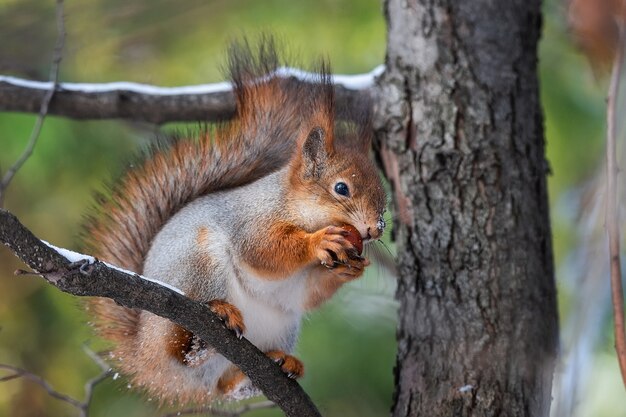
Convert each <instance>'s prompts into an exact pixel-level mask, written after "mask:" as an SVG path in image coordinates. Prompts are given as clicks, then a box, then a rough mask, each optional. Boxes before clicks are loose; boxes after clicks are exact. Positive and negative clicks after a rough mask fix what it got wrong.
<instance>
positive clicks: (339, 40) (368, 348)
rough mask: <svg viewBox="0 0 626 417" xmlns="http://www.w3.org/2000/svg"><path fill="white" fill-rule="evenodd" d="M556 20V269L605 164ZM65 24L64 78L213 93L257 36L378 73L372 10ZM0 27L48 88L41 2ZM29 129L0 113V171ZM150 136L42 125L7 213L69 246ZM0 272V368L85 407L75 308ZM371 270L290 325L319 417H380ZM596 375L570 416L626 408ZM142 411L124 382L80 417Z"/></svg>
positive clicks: (95, 13)
mask: <svg viewBox="0 0 626 417" xmlns="http://www.w3.org/2000/svg"><path fill="white" fill-rule="evenodd" d="M562 7H563V6H562V5H561V4H560V3H556V2H554V1H552V2H546V4H545V7H544V9H545V12H546V15H545V25H544V27H545V29H544V38H543V41H542V43H541V48H540V71H541V72H540V75H541V88H542V89H541V98H542V103H543V106H544V111H545V116H546V122H545V125H546V135H547V143H548V147H547V153H548V159H549V160H550V165H551V169H552V172H553V175H552V176H551V177H550V179H549V185H550V199H551V202H552V207H553V208H552V221H553V228H554V248H555V255H556V262H557V265H561V264H562V263H563V262H564V261H565V259H566V257H567V254H568V253H569V252H570V251H571V250H572V248H573V245H575V238H576V236H575V232H574V230H575V223H576V215H575V214H576V213H572V208H571V206H570V205H569V204H568V199H567V196H568V193H569V192H571V191H572V190H573V189H575V188H576V187H578V186H580V184H581V183H583V182H584V181H585V179H586V178H589V177H590V176H591V175H593V173H594V172H595V170H596V169H597V167H598V164H599V161H601V159H602V135H603V123H604V122H603V117H604V101H603V100H604V93H603V92H604V91H605V85H604V82H603V81H599V80H598V79H596V78H595V77H594V76H593V74H592V73H591V72H590V71H589V69H588V66H587V64H586V62H585V60H584V58H583V57H582V56H581V55H580V54H578V53H577V52H575V50H574V49H573V47H572V46H571V44H570V43H569V40H568V38H567V30H566V27H565V23H564V21H563V17H562V16H563V10H562ZM65 15H66V26H67V32H68V37H67V42H66V48H65V53H64V60H63V62H62V65H61V79H62V80H65V81H74V82H107V81H118V80H125V81H135V82H144V83H154V84H158V85H188V84H195V83H205V82H213V81H219V80H221V79H222V75H221V74H222V72H221V66H222V64H223V63H224V58H225V57H224V53H223V52H224V48H225V45H226V44H227V42H228V40H230V39H233V38H237V37H240V36H241V35H242V34H248V35H252V36H254V35H256V34H258V33H261V32H271V33H276V34H278V36H279V38H281V39H283V40H284V43H285V44H288V45H289V47H290V54H289V56H291V57H292V59H291V60H290V62H291V63H294V64H296V65H298V66H300V65H304V66H307V64H308V63H310V62H312V61H313V60H314V59H315V58H316V57H319V56H327V57H328V58H329V59H330V61H331V62H332V64H333V69H334V71H335V72H340V73H357V72H365V71H369V70H370V69H371V68H373V67H374V66H376V65H378V64H380V63H381V62H383V60H384V48H385V25H384V19H383V16H382V11H381V5H380V2H379V1H378V0H352V1H349V0H317V1H311V0H306V1H299V2H293V1H288V0H269V1H263V2H259V1H253V0H230V1H226V0H213V1H206V0H187V1H185V2H177V1H172V0H152V1H149V0H141V1H133V2H128V1H123V0H107V1H105V0H91V1H88V2H80V1H71V0H66V6H65ZM0 22H2V25H1V26H0V39H2V42H0V73H3V74H13V75H17V76H22V77H29V78H34V79H46V77H47V75H48V70H49V64H50V59H51V55H52V49H53V44H54V40H55V36H56V35H55V23H54V1H53V0H0ZM33 122H34V117H33V116H30V115H20V114H7V113H4V114H0V168H2V169H6V168H7V167H8V166H9V165H10V164H11V163H12V162H13V161H15V160H16V159H17V157H18V155H19V154H20V152H21V151H22V149H23V147H24V145H25V143H26V140H27V138H28V136H29V133H30V130H31V128H32V126H33ZM166 128H168V127H166ZM154 130H155V129H154V127H151V126H146V125H143V124H134V123H122V122H116V121H99V122H76V121H72V120H66V119H62V118H54V117H49V118H48V119H47V120H46V122H45V125H44V129H43V131H42V134H41V137H40V140H39V143H38V145H37V148H36V151H35V153H34V155H33V156H32V158H31V159H30V160H29V161H28V162H27V163H26V164H25V166H24V167H23V169H22V170H21V171H20V172H19V174H18V175H17V176H16V178H15V180H14V182H13V184H12V187H11V189H10V192H9V195H8V199H7V208H9V209H10V210H11V211H13V212H14V213H16V214H17V215H18V216H19V217H20V219H21V220H22V221H23V222H24V223H25V224H26V225H27V226H29V227H30V228H31V229H32V230H33V231H34V232H35V233H36V234H38V235H39V236H41V237H43V238H45V239H46V240H48V241H50V242H53V243H54V244H56V245H58V246H64V247H69V248H74V249H79V248H80V244H79V239H78V236H79V233H80V227H81V223H82V219H83V216H84V215H85V214H86V213H88V212H89V206H90V204H91V202H92V195H93V193H94V191H97V190H102V189H103V188H102V187H103V184H104V183H105V182H106V181H108V180H109V179H110V178H112V177H115V176H116V175H119V173H120V172H121V170H122V169H123V167H124V161H125V160H126V159H127V158H128V156H129V155H132V154H134V153H135V152H136V151H137V150H138V149H140V148H142V147H144V146H145V145H146V144H147V143H148V142H149V141H150V140H151V139H152V138H153V137H154ZM0 265H1V268H0V362H2V363H9V364H13V365H17V366H22V367H24V368H26V369H29V370H32V371H33V372H35V373H37V374H39V375H41V376H43V377H44V378H46V379H48V380H49V381H50V382H51V383H52V384H53V385H54V386H55V388H56V389H58V390H59V391H62V392H66V393H68V394H70V395H72V396H75V397H77V398H82V395H83V384H84V383H85V381H86V380H87V379H88V378H90V377H92V376H93V375H95V374H97V372H98V368H97V367H96V365H95V364H93V363H92V362H91V360H90V359H89V358H88V357H87V356H86V355H85V354H84V353H83V351H82V345H83V344H84V343H93V344H94V345H95V346H96V347H97V346H98V342H97V341H92V338H93V337H92V334H91V329H90V328H89V326H88V325H87V321H88V320H89V318H88V317H87V316H86V315H85V314H84V312H83V310H82V309H81V308H80V302H79V301H77V300H76V298H74V297H70V296H67V295H64V294H62V293H60V292H59V291H57V290H55V289H54V288H52V287H50V286H49V285H45V284H43V283H42V282H41V281H40V280H38V279H36V278H32V277H13V276H12V274H11V273H12V271H13V270H14V269H16V268H18V267H20V266H21V265H20V264H19V263H18V262H17V261H16V260H15V259H14V258H13V256H12V255H11V254H10V253H9V252H8V251H7V250H4V249H2V250H0ZM370 269H372V270H371V271H370V272H369V274H368V276H367V277H366V278H365V280H363V281H361V282H357V283H354V284H351V286H350V287H349V288H347V289H345V290H343V291H342V292H341V293H340V294H338V296H337V297H335V298H334V300H332V301H331V302H330V303H329V304H328V305H326V306H325V307H323V308H322V309H321V310H320V311H319V312H316V313H314V314H312V315H311V316H310V317H309V318H308V319H307V320H306V321H305V323H304V325H303V330H302V335H301V341H300V343H299V346H298V349H297V353H298V355H299V356H300V357H302V359H303V360H304V362H305V363H306V365H307V374H306V376H305V377H304V379H303V384H304V387H305V389H306V390H307V392H309V393H310V395H311V396H312V397H313V400H314V401H315V402H316V403H317V404H318V405H319V406H320V408H321V409H322V411H323V413H324V415H327V416H347V417H349V416H364V417H367V416H381V415H386V414H387V413H388V410H389V408H390V406H391V401H392V389H393V373H392V369H393V364H394V361H395V356H394V355H395V337H394V332H395V308H396V307H395V303H394V301H393V296H392V294H393V291H394V284H393V282H392V279H391V278H390V277H389V276H388V274H387V273H386V272H385V271H384V270H382V269H380V268H379V269H375V268H370ZM559 271H561V269H559ZM568 291H569V290H567V289H565V290H563V289H562V290H561V291H560V293H559V294H560V295H559V297H560V299H559V302H560V308H561V318H562V319H565V318H566V317H567V312H568V309H570V308H571V305H570V294H569V293H568ZM608 332H610V330H607V333H608ZM607 364H609V365H607ZM596 371H597V372H595V373H594V378H595V377H596V376H597V375H596V374H598V375H600V376H599V377H598V378H600V379H599V381H601V382H598V383H597V384H595V388H594V390H593V392H590V393H589V396H590V398H591V399H590V401H589V402H588V403H585V404H584V405H583V407H582V410H583V414H581V415H585V416H592V415H593V416H604V417H614V416H615V417H616V416H618V415H624V414H619V413H622V412H623V410H626V406H621V407H619V406H616V407H615V406H614V407H607V404H606V402H605V401H602V396H603V395H606V393H608V392H610V390H609V389H608V388H607V389H604V387H605V385H608V386H612V387H614V386H616V384H619V376H618V374H617V373H616V372H617V365H616V364H615V360H614V356H612V352H611V351H610V349H607V350H606V351H603V353H602V356H601V357H600V359H599V361H598V366H597V367H596ZM619 394H620V390H619V388H618V389H617V390H616V394H615V395H616V396H619ZM622 398H623V395H622ZM594 404H600V405H601V406H594ZM612 404H616V403H615V402H612ZM155 407H156V406H155V405H154V402H151V401H147V400H146V399H145V398H143V397H142V396H141V395H139V394H137V393H135V392H132V391H129V390H128V389H127V388H126V382H124V381H123V380H122V379H120V380H116V381H113V380H108V381H107V382H105V383H104V384H102V385H101V386H99V387H98V389H97V391H96V395H95V399H94V404H93V414H92V416H97V417H99V416H117V415H122V414H123V415H128V416H148V415H155V411H154V410H155ZM616 410H619V411H616ZM72 413H74V411H73V410H71V409H70V408H69V407H68V406H66V405H64V404H62V403H60V402H58V401H56V400H53V399H50V398H49V397H48V396H47V395H46V394H45V393H44V392H43V390H41V389H40V388H39V387H37V386H35V385H33V384H31V383H29V382H26V381H20V380H14V381H11V382H8V383H3V384H2V388H0V415H11V416H16V417H19V416H34V415H43V414H46V415H62V414H63V415H69V414H72ZM279 414H280V413H279V412H278V411H276V410H271V411H262V412H258V413H254V414H250V415H251V416H252V415H255V416H270V415H279Z"/></svg>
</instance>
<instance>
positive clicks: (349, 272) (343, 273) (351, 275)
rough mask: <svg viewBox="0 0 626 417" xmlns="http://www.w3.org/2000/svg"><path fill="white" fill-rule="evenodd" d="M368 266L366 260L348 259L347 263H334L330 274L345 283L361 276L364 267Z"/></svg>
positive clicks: (368, 262)
mask: <svg viewBox="0 0 626 417" xmlns="http://www.w3.org/2000/svg"><path fill="white" fill-rule="evenodd" d="M369 264H370V261H369V260H368V259H367V258H363V257H360V256H359V257H358V258H350V259H348V261H347V262H339V261H337V262H335V264H334V267H333V268H332V269H331V271H332V273H333V274H335V275H336V276H338V277H339V278H341V279H343V280H345V281H352V280H353V279H357V278H359V277H360V276H361V275H363V272H364V271H365V267H366V266H368V265H369Z"/></svg>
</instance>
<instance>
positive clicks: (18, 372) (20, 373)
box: [0, 364, 83, 409]
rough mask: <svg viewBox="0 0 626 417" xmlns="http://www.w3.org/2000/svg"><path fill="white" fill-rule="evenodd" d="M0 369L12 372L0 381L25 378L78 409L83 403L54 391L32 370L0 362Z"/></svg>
mask: <svg viewBox="0 0 626 417" xmlns="http://www.w3.org/2000/svg"><path fill="white" fill-rule="evenodd" d="M0 369H5V370H7V371H11V372H13V373H12V374H10V375H7V376H5V377H3V378H0V382H6V381H10V380H12V379H16V378H26V379H29V380H31V381H32V382H34V383H36V384H38V385H40V386H41V387H43V389H45V390H46V391H47V392H48V395H50V396H51V397H53V398H56V399H57V400H61V401H64V402H66V403H68V404H71V405H72V406H74V407H76V408H78V409H80V408H81V407H82V405H83V403H81V402H80V401H77V400H75V399H74V398H72V397H69V396H67V395H65V394H61V393H60V392H58V391H56V390H55V389H54V388H52V386H51V385H50V384H49V383H48V381H46V380H45V379H43V378H42V377H40V376H39V375H35V374H33V373H32V372H28V371H27V370H25V369H22V368H18V367H16V366H11V365H6V364H0Z"/></svg>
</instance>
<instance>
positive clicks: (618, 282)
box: [606, 23, 626, 387]
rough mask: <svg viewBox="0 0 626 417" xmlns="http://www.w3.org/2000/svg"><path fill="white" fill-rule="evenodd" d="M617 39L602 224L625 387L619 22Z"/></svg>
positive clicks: (621, 49)
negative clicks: (618, 134)
mask: <svg viewBox="0 0 626 417" xmlns="http://www.w3.org/2000/svg"><path fill="white" fill-rule="evenodd" d="M619 29H620V30H619V34H620V36H619V43H618V48H617V51H616V54H615V60H614V63H613V71H612V74H611V83H610V86H609V92H608V99H607V137H606V160H607V166H606V167H607V191H606V192H607V203H606V228H607V233H608V238H609V252H610V264H611V299H612V301H613V319H614V327H615V350H616V351H617V360H618V362H619V367H620V370H621V372H622V381H623V383H624V387H626V333H625V330H624V298H623V290H622V271H621V265H620V256H619V240H620V236H619V227H618V224H619V218H618V217H619V211H618V209H617V174H618V168H617V162H616V157H615V155H616V129H615V107H616V103H617V99H618V92H619V81H620V75H621V72H622V61H623V59H624V57H623V54H624V45H625V43H624V29H623V25H622V24H621V23H620V24H619Z"/></svg>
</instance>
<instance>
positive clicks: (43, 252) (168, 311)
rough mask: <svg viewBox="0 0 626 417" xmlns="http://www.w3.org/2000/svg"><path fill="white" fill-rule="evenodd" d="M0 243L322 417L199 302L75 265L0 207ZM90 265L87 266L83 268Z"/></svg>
mask: <svg viewBox="0 0 626 417" xmlns="http://www.w3.org/2000/svg"><path fill="white" fill-rule="evenodd" d="M0 242H2V243H4V244H5V245H7V246H8V247H9V248H11V250H12V251H13V252H14V253H15V254H16V255H17V256H18V257H19V258H20V259H22V261H24V262H25V263H26V264H27V265H28V266H29V267H31V268H32V269H33V270H35V271H37V272H38V273H39V274H40V275H41V276H43V277H44V278H45V279H46V280H47V281H48V282H49V283H51V284H52V285H54V286H56V287H57V288H59V289H60V290H61V291H64V292H67V293H69V294H73V295H78V296H96V297H108V298H111V299H113V300H115V301H116V302H117V303H118V304H121V305H123V306H126V307H129V308H138V309H142V310H146V311H150V312H151V313H154V314H157V315H159V316H161V317H164V318H167V319H169V320H171V321H173V322H175V323H177V324H179V325H180V326H182V327H184V328H185V329H187V330H189V331H190V332H192V333H194V334H195V335H197V336H198V337H200V338H201V339H203V340H204V341H205V342H207V343H208V344H209V345H211V346H213V347H215V349H217V351H218V352H219V353H220V354H222V355H223V356H224V357H226V358H227V359H228V360H230V361H231V362H232V363H234V364H235V365H237V366H238V367H239V368H240V369H241V370H242V371H243V372H244V373H245V374H246V375H247V376H248V377H249V378H250V380H251V381H252V383H253V384H254V385H255V386H257V387H258V388H259V389H261V390H262V391H263V393H264V394H265V396H266V397H267V398H268V399H269V400H271V401H273V402H274V403H276V404H277V405H278V406H279V407H280V408H281V409H282V410H283V411H284V412H285V414H286V415H287V416H294V417H295V416H299V417H313V416H315V417H319V416H320V413H319V411H318V410H317V408H316V407H315V405H314V404H313V402H312V401H311V399H310V398H309V396H308V395H307V394H306V393H305V392H304V391H303V390H302V388H301V387H300V385H298V383H297V382H296V381H294V380H292V379H290V378H288V377H287V376H286V375H285V374H284V373H283V372H282V371H281V369H280V367H279V366H277V365H276V363H274V361H272V360H271V359H269V358H268V357H267V356H265V355H264V354H263V353H262V352H261V351H259V350H258V349H257V348H256V347H255V346H254V345H253V344H252V343H250V342H249V341H248V340H246V339H238V338H237V337H236V336H235V334H234V333H233V332H231V331H230V330H228V329H226V328H225V327H224V326H223V324H222V322H221V321H220V320H219V318H218V317H217V316H216V315H215V314H214V313H213V312H211V310H209V308H208V307H207V306H206V305H205V304H203V303H200V302H196V301H193V300H191V299H189V298H187V297H185V296H183V295H182V294H180V293H178V292H176V291H175V290H173V289H171V288H167V287H165V286H163V285H159V284H157V283H156V282H153V281H150V280H148V279H144V278H143V277H141V276H139V275H136V274H131V273H124V272H122V270H119V269H117V268H113V267H110V266H108V265H106V264H105V263H103V262H100V261H98V260H93V263H89V264H85V263H82V264H81V263H76V262H70V260H69V259H68V258H67V257H65V256H63V255H61V253H60V252H64V253H66V251H65V250H60V249H59V250H58V251H57V250H55V249H53V248H52V247H51V246H49V245H47V244H45V243H44V242H42V241H41V240H39V239H38V238H37V237H35V236H34V235H33V234H32V233H31V232H30V231H29V230H28V229H27V228H26V227H24V226H23V225H22V224H21V223H20V222H19V220H18V219H17V218H16V217H15V216H13V215H12V214H11V213H9V212H8V211H6V210H3V209H0ZM85 266H86V267H85Z"/></svg>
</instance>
